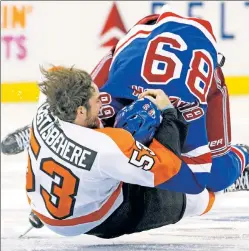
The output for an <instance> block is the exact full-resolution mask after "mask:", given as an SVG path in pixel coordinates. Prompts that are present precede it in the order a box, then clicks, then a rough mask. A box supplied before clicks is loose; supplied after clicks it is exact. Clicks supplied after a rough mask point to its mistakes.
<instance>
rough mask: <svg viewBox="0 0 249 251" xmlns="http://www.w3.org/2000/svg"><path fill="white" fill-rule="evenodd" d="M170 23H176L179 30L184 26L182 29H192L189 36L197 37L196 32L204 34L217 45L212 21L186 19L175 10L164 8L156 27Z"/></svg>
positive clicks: (194, 18) (193, 18)
mask: <svg viewBox="0 0 249 251" xmlns="http://www.w3.org/2000/svg"><path fill="white" fill-rule="evenodd" d="M168 22H174V23H176V24H177V26H178V28H176V29H179V26H182V28H183V29H184V28H185V29H186V28H188V29H191V32H188V33H187V34H188V35H191V36H192V35H193V36H195V31H196V30H198V31H200V32H202V33H203V34H204V35H205V36H206V37H207V38H208V39H209V40H210V41H211V42H212V43H213V44H215V43H216V38H215V35H214V32H213V28H212V25H211V23H210V21H208V20H204V19H201V18H196V17H185V16H182V15H180V14H178V12H177V11H176V10H174V9H171V8H170V7H168V6H167V5H165V6H163V7H162V9H161V13H160V15H159V17H158V19H157V23H156V25H160V24H164V23H168Z"/></svg>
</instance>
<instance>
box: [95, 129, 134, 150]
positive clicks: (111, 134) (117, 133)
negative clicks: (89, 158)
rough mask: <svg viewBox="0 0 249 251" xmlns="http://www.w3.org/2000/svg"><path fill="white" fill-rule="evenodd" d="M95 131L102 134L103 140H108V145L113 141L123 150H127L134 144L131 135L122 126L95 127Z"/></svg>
mask: <svg viewBox="0 0 249 251" xmlns="http://www.w3.org/2000/svg"><path fill="white" fill-rule="evenodd" d="M95 131H96V132H99V133H100V134H102V139H103V140H105V141H106V142H109V144H110V145H111V144H113V143H115V145H116V146H117V147H118V148H119V149H120V150H122V151H123V152H125V151H128V150H129V149H130V148H131V147H132V145H133V144H134V138H133V137H132V135H131V134H130V133H129V132H128V131H126V130H124V129H122V128H111V127H106V128H101V129H96V130H95Z"/></svg>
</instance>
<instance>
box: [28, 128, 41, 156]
mask: <svg viewBox="0 0 249 251" xmlns="http://www.w3.org/2000/svg"><path fill="white" fill-rule="evenodd" d="M30 146H31V149H32V152H33V154H34V155H35V157H36V159H37V157H38V155H39V152H40V148H41V147H40V145H39V143H38V140H37V139H36V137H35V134H34V129H33V127H32V128H31V132H30Z"/></svg>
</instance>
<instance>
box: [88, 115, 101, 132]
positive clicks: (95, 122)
mask: <svg viewBox="0 0 249 251" xmlns="http://www.w3.org/2000/svg"><path fill="white" fill-rule="evenodd" d="M86 127H88V128H91V129H97V128H99V118H98V117H91V116H89V115H88V116H87V118H86Z"/></svg>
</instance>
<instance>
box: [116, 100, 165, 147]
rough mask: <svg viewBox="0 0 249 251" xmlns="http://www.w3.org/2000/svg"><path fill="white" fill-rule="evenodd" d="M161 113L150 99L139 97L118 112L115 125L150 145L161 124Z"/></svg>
mask: <svg viewBox="0 0 249 251" xmlns="http://www.w3.org/2000/svg"><path fill="white" fill-rule="evenodd" d="M160 114H161V113H160V111H159V110H158V108H157V107H156V105H155V104H153V103H152V102H151V101H150V100H149V99H147V98H143V99H138V100H136V101H134V102H133V103H132V104H130V105H128V106H125V107H124V108H123V109H122V110H120V111H119V112H118V114H117V116H116V119H115V123H114V127H116V128H123V129H125V130H127V131H128V132H130V133H131V134H132V136H133V137H134V138H135V140H137V141H139V142H141V143H142V144H144V145H148V144H149V143H150V142H151V140H152V139H153V136H154V134H155V132H156V129H157V128H158V127H159V125H160Z"/></svg>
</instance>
